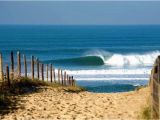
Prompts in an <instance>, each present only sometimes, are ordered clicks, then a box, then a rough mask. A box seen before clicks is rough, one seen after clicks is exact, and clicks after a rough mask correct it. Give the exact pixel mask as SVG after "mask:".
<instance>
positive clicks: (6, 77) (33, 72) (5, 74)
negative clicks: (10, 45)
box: [0, 51, 75, 87]
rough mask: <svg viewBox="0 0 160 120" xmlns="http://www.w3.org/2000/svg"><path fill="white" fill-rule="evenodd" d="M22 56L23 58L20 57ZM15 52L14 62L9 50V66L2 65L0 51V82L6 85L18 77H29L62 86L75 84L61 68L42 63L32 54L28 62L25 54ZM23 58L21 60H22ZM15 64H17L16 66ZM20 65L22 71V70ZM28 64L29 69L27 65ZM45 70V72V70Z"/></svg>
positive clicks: (12, 54)
mask: <svg viewBox="0 0 160 120" xmlns="http://www.w3.org/2000/svg"><path fill="white" fill-rule="evenodd" d="M22 56H23V58H22ZM22 56H21V54H20V52H17V62H16V63H17V64H15V61H14V60H15V59H14V53H13V51H11V54H10V62H11V63H10V67H9V66H8V65H6V66H5V70H3V69H4V67H3V59H2V54H1V53H0V82H1V83H3V82H7V84H8V87H9V86H10V85H11V83H12V80H15V79H18V78H20V77H27V78H31V79H32V80H35V79H38V80H42V81H48V82H51V83H58V84H61V85H64V86H75V80H74V78H73V76H70V75H68V74H67V73H66V71H63V70H62V69H58V70H57V74H56V70H55V68H54V67H53V65H52V64H44V63H42V62H40V60H39V59H38V58H36V59H35V57H34V56H31V61H30V64H29V62H27V59H26V56H25V55H22ZM22 60H23V61H22ZM16 65H17V66H16ZM22 65H23V66H24V67H23V71H24V72H22ZM28 65H30V71H29V69H28V68H29V67H28ZM45 71H46V72H45Z"/></svg>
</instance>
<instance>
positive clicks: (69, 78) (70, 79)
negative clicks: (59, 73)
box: [68, 76, 71, 86]
mask: <svg viewBox="0 0 160 120" xmlns="http://www.w3.org/2000/svg"><path fill="white" fill-rule="evenodd" d="M68 83H69V86H70V85H71V77H70V76H69V81H68Z"/></svg>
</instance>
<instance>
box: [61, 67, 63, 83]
mask: <svg viewBox="0 0 160 120" xmlns="http://www.w3.org/2000/svg"><path fill="white" fill-rule="evenodd" d="M61 82H62V85H63V71H62V69H61Z"/></svg>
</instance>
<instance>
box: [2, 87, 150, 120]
mask: <svg viewBox="0 0 160 120" xmlns="http://www.w3.org/2000/svg"><path fill="white" fill-rule="evenodd" d="M148 95H149V89H148V88H143V89H141V90H139V91H133V92H126V93H112V94H109V93H108V94H107V93H90V92H81V93H68V92H64V91H63V90H57V89H51V88H47V89H43V91H41V92H38V93H33V94H29V95H25V96H19V97H20V101H19V103H20V104H21V105H22V106H23V107H21V108H19V109H18V110H16V111H14V112H12V113H9V114H7V115H5V116H4V117H3V119H6V120H10V119H22V120H30V119H41V120H43V119H44V120H45V119H51V120H54V119H55V120H56V119H63V120H72V119H76V120H80V119H85V120H86V119H94V120H96V119H97V120H99V119H104V120H106V119H136V118H137V115H138V113H139V111H140V110H141V107H143V106H144V105H145V104H146V99H147V97H148Z"/></svg>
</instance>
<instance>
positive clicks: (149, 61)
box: [86, 50, 160, 66]
mask: <svg viewBox="0 0 160 120" xmlns="http://www.w3.org/2000/svg"><path fill="white" fill-rule="evenodd" d="M158 55H160V51H152V52H147V53H144V54H138V53H132V54H118V53H113V54H112V53H109V52H107V51H103V50H94V51H92V52H91V51H90V52H88V53H87V54H86V56H98V57H100V58H101V59H102V60H103V61H104V63H105V64H106V65H110V66H152V65H153V63H154V61H155V59H156V58H157V56H158Z"/></svg>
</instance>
